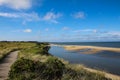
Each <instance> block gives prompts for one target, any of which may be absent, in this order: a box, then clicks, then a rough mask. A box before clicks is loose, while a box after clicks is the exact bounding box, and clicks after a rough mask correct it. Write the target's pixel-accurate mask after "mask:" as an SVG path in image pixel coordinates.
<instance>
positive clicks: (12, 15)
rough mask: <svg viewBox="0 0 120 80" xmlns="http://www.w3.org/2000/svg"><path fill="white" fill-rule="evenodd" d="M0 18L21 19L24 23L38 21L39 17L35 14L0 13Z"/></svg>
mask: <svg viewBox="0 0 120 80" xmlns="http://www.w3.org/2000/svg"><path fill="white" fill-rule="evenodd" d="M0 17H6V18H21V19H23V20H24V21H35V20H39V19H40V18H39V16H38V14H37V13H35V12H33V13H4V12H0Z"/></svg>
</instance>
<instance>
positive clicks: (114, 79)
mask: <svg viewBox="0 0 120 80" xmlns="http://www.w3.org/2000/svg"><path fill="white" fill-rule="evenodd" d="M50 46H58V47H63V48H64V49H65V50H69V51H78V50H82V49H88V48H94V49H98V51H113V52H120V48H111V47H98V46H79V45H58V44H50ZM88 51H89V50H88ZM89 54H90V53H89ZM79 65H81V64H76V67H79ZM83 68H84V69H86V70H87V71H90V72H100V73H104V74H105V76H106V77H107V78H111V79H112V80H120V76H119V75H116V74H112V73H108V72H105V71H104V70H98V69H93V68H89V67H86V66H83Z"/></svg>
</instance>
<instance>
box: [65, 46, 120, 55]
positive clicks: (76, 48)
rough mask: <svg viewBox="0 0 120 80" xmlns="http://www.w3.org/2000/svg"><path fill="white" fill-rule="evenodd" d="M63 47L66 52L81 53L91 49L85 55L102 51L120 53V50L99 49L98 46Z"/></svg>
mask: <svg viewBox="0 0 120 80" xmlns="http://www.w3.org/2000/svg"><path fill="white" fill-rule="evenodd" d="M63 47H64V48H65V49H66V50H70V51H78V50H79V51H81V50H85V49H89V50H86V51H83V52H81V53H84V54H94V53H98V52H100V51H112V52H118V53H120V48H111V47H98V46H63Z"/></svg>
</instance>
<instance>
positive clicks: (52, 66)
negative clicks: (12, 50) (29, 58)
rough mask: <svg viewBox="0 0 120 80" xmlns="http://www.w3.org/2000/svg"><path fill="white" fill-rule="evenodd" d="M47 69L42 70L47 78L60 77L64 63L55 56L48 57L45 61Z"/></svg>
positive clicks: (49, 79) (55, 79) (50, 79)
mask: <svg viewBox="0 0 120 80" xmlns="http://www.w3.org/2000/svg"><path fill="white" fill-rule="evenodd" d="M46 67H47V69H46V70H45V71H44V74H45V76H47V78H48V80H53V79H54V80H57V79H61V77H62V75H63V71H64V69H65V65H64V64H63V63H62V62H61V61H60V60H58V59H57V58H55V57H49V58H48V60H47V62H46Z"/></svg>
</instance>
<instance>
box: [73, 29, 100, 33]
mask: <svg viewBox="0 0 120 80" xmlns="http://www.w3.org/2000/svg"><path fill="white" fill-rule="evenodd" d="M73 32H76V33H78V32H94V33H97V32H98V31H97V30H96V29H83V30H75V31H73Z"/></svg>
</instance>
